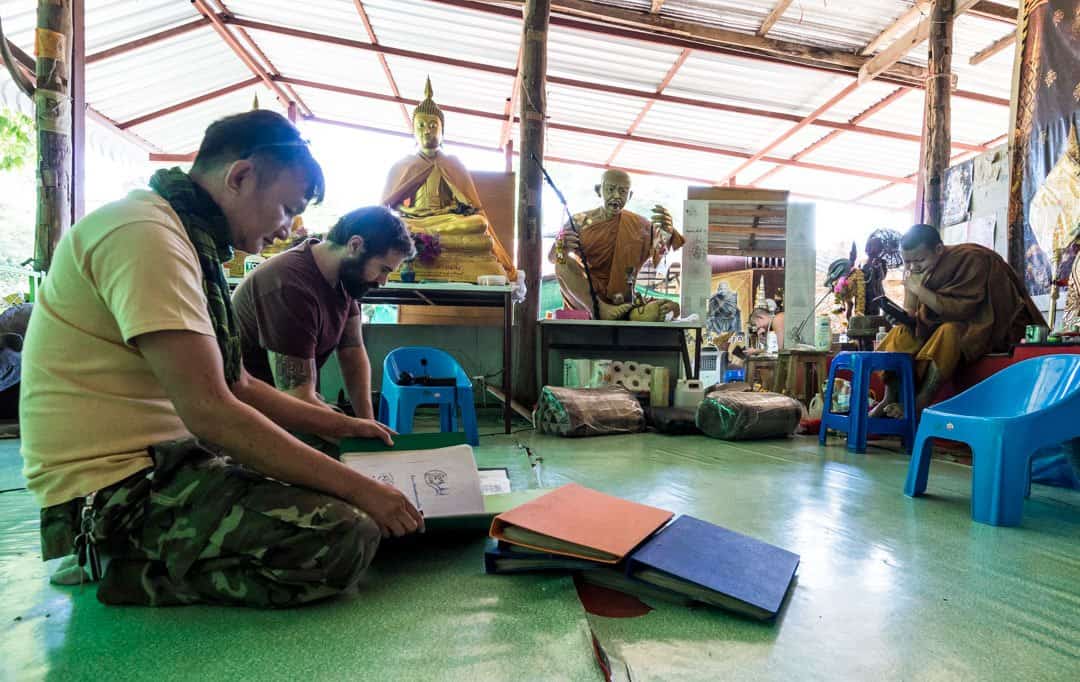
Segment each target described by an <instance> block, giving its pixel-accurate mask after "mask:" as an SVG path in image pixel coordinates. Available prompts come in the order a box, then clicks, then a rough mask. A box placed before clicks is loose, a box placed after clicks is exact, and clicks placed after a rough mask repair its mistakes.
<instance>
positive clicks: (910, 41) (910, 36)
mask: <svg viewBox="0 0 1080 682" xmlns="http://www.w3.org/2000/svg"><path fill="white" fill-rule="evenodd" d="M939 1H941V2H948V1H949V0H939ZM978 2H980V0H953V17H954V18H955V17H958V16H960V15H961V14H963V13H964V12H966V11H968V10H969V9H971V8H972V7H973V6H974V5H975V4H977V3H978ZM929 37H930V17H929V16H924V17H923V18H922V19H920V20H919V23H918V24H916V25H915V26H913V27H912V28H910V29H908V31H907V32H906V33H904V34H903V35H902V36H900V37H899V38H897V39H896V41H894V42H893V44H892V45H890V46H889V47H888V48H886V49H885V50H883V51H881V52H879V53H878V54H876V55H875V56H874V57H872V58H871V59H870V61H868V62H867V63H866V64H864V65H863V66H862V68H860V69H859V83H866V82H867V81H871V80H873V79H875V78H877V77H878V76H880V75H881V74H883V73H885V72H886V71H888V70H889V69H890V68H892V67H893V66H894V65H895V64H896V63H897V62H899V61H900V60H901V59H903V58H904V57H905V56H907V54H908V53H909V52H911V51H912V50H913V49H915V48H916V47H918V46H919V45H921V44H922V43H924V42H926V40H927V38H929Z"/></svg>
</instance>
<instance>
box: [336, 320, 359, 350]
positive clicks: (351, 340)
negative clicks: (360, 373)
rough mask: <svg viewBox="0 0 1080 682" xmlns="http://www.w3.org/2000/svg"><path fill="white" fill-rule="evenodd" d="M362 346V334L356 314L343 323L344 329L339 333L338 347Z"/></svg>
mask: <svg viewBox="0 0 1080 682" xmlns="http://www.w3.org/2000/svg"><path fill="white" fill-rule="evenodd" d="M357 346H360V347H361V348H362V347H363V346H364V334H363V331H362V328H361V326H360V316H359V315H357V316H355V317H353V318H351V319H350V320H349V321H348V322H347V323H345V331H344V332H342V333H341V340H340V341H338V348H355V347H357Z"/></svg>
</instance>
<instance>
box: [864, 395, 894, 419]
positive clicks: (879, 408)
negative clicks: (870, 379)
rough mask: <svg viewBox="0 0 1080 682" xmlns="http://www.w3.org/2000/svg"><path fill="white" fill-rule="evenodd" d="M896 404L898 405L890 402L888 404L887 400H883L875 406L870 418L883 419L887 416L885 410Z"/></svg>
mask: <svg viewBox="0 0 1080 682" xmlns="http://www.w3.org/2000/svg"><path fill="white" fill-rule="evenodd" d="M895 404H896V403H890V402H886V401H885V400H882V401H881V402H879V403H878V404H877V405H874V409H872V410H870V418H871V419H881V418H882V417H884V416H885V408H887V407H889V406H890V405H895Z"/></svg>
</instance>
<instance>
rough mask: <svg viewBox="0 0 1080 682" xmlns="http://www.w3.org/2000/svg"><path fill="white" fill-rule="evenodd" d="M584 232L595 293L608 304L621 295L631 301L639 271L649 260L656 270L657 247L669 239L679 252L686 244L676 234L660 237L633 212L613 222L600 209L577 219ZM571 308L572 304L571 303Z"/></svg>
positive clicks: (575, 220) (614, 218) (584, 241)
mask: <svg viewBox="0 0 1080 682" xmlns="http://www.w3.org/2000/svg"><path fill="white" fill-rule="evenodd" d="M574 222H575V223H577V225H578V229H580V230H581V249H582V251H584V252H585V258H586V259H587V260H588V262H589V274H590V275H591V276H592V283H593V289H594V290H595V291H596V294H597V295H598V296H599V297H600V298H601V299H603V300H604V301H606V302H608V303H613V302H615V300H616V297H617V296H619V295H622V297H623V299H624V300H625V301H626V302H629V301H630V298H628V296H630V295H631V294H632V287H633V285H632V282H634V281H636V280H637V275H638V271H639V270H641V267H642V266H643V265H645V263H647V262H649V260H652V261H653V265H654V266H655V265H656V264H658V263H659V262H660V258H661V254H660V253H659V252H658V250H657V248H656V247H657V245H659V244H660V243H661V241H663V242H664V243H667V241H668V240H669V239H670V248H671V249H672V250H675V249H678V248H680V247H681V246H682V245H683V242H684V241H685V240H684V239H683V237H682V235H681V234H679V233H678V232H677V231H674V230H673V231H672V233H667V232H664V233H661V231H659V230H656V229H654V228H653V226H652V223H651V222H650V220H649V219H648V218H646V217H644V216H640V215H638V214H637V213H633V212H631V211H625V210H624V211H620V212H619V214H618V215H616V216H614V217H612V218H607V219H605V218H604V210H603V209H602V208H597V209H594V210H592V211H587V212H585V213H579V214H577V215H575V216H574ZM568 304H569V302H568Z"/></svg>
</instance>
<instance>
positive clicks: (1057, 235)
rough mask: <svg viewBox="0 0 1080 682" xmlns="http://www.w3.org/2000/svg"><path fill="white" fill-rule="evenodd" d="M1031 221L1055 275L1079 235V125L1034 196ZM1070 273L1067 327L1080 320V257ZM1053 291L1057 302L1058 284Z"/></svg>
mask: <svg viewBox="0 0 1080 682" xmlns="http://www.w3.org/2000/svg"><path fill="white" fill-rule="evenodd" d="M1029 221H1030V223H1031V230H1032V232H1034V233H1035V239H1036V240H1037V241H1038V242H1039V247H1040V248H1042V250H1043V252H1044V253H1045V254H1046V255H1047V257H1048V259H1049V260H1050V267H1051V277H1055V276H1057V270H1058V265H1059V263H1060V262H1061V260H1062V255H1063V253H1064V252H1065V251H1067V250H1068V249H1069V247H1070V245H1071V244H1073V243H1074V242H1075V241H1077V239H1080V142H1078V140H1077V133H1076V126H1072V127H1071V129H1070V130H1069V137H1068V139H1067V141H1066V144H1065V149H1064V150H1063V151H1062V153H1061V158H1060V159H1058V161H1057V163H1056V164H1054V167H1053V168H1052V169H1050V172H1049V173H1048V174H1047V176H1046V180H1044V181H1043V184H1042V186H1041V187H1039V190H1038V191H1037V192H1036V193H1035V196H1034V197H1032V199H1031V206H1030V208H1029ZM1067 274H1068V280H1069V286H1068V290H1067V293H1066V296H1065V310H1064V318H1063V325H1062V326H1063V328H1065V329H1069V328H1071V327H1072V326H1073V325H1074V324H1076V323H1077V322H1080V258H1077V259H1075V260H1074V261H1073V267H1072V271H1071V272H1070V273H1067ZM1051 295H1052V296H1054V297H1055V304H1056V296H1057V290H1056V288H1054V289H1052V291H1051ZM1055 326H1056V325H1055Z"/></svg>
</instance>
